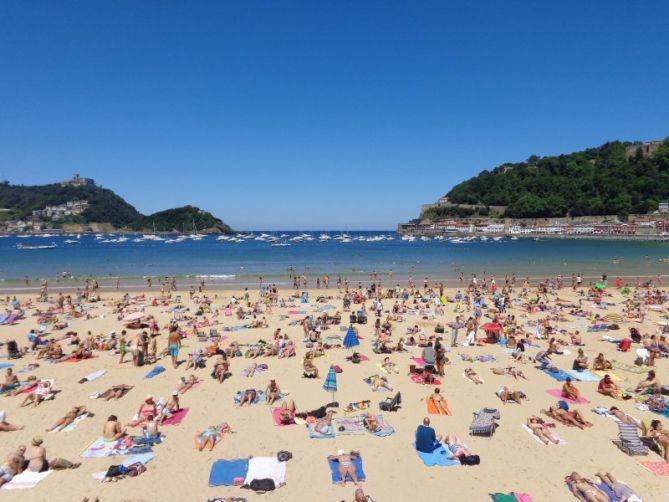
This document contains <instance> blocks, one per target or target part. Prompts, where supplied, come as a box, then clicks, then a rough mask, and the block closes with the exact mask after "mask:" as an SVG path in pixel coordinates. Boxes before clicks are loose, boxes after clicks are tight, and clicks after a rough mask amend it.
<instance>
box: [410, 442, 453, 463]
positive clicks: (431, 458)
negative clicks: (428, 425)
mask: <svg viewBox="0 0 669 502" xmlns="http://www.w3.org/2000/svg"><path fill="white" fill-rule="evenodd" d="M416 453H418V456H419V457H420V459H421V460H422V461H423V463H424V464H425V465H426V466H428V467H432V466H433V465H439V466H442V467H448V466H451V465H460V462H459V461H458V460H453V459H449V458H448V457H450V456H451V455H453V454H452V453H451V451H450V450H449V449H448V447H447V446H446V445H441V446H440V447H439V448H437V449H436V450H434V451H433V452H432V453H425V452H422V451H418V450H416Z"/></svg>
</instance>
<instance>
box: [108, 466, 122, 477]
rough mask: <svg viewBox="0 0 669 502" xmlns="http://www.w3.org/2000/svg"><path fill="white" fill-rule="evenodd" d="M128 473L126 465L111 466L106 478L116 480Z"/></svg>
mask: <svg viewBox="0 0 669 502" xmlns="http://www.w3.org/2000/svg"><path fill="white" fill-rule="evenodd" d="M126 472H127V470H126V468H125V466H124V465H110V466H109V469H107V472H106V473H105V478H115V477H117V476H123V475H124V474H125V473H126Z"/></svg>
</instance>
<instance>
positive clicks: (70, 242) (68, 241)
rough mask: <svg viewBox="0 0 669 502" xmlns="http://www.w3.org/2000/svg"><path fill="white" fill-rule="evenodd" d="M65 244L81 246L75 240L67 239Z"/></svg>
mask: <svg viewBox="0 0 669 502" xmlns="http://www.w3.org/2000/svg"><path fill="white" fill-rule="evenodd" d="M63 244H79V241H75V240H73V239H65V240H64V241H63Z"/></svg>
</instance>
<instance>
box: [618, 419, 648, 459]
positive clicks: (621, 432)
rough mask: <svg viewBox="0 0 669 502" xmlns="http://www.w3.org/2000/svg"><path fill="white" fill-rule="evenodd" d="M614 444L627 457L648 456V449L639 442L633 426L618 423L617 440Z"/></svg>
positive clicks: (639, 439) (636, 430)
mask: <svg viewBox="0 0 669 502" xmlns="http://www.w3.org/2000/svg"><path fill="white" fill-rule="evenodd" d="M614 443H615V445H616V446H617V447H618V448H620V449H621V450H622V451H624V452H625V453H627V454H628V455H648V447H647V446H646V445H645V444H643V441H641V438H640V437H639V429H638V428H637V427H636V426H635V425H632V424H626V423H624V422H618V440H617V441H614Z"/></svg>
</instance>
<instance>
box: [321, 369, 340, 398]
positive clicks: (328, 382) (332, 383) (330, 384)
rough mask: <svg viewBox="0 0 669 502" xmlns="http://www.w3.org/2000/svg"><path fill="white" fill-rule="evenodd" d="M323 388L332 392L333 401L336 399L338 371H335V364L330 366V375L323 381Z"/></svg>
mask: <svg viewBox="0 0 669 502" xmlns="http://www.w3.org/2000/svg"><path fill="white" fill-rule="evenodd" d="M323 389H325V390H326V391H328V392H332V401H334V400H335V392H337V373H336V372H335V369H334V366H330V369H329V370H328V376H327V377H326V378H325V382H323Z"/></svg>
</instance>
